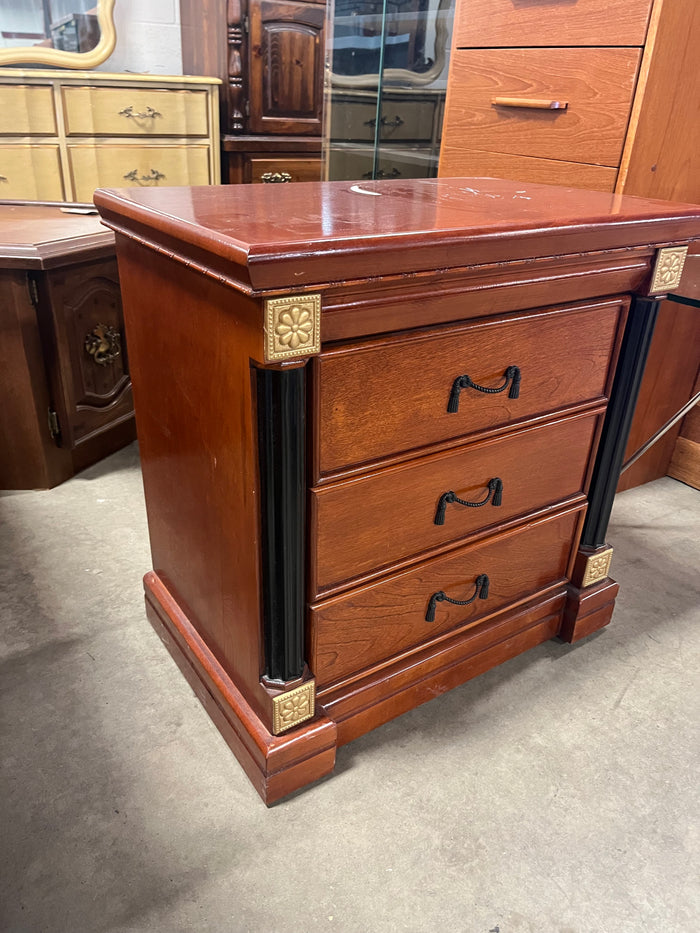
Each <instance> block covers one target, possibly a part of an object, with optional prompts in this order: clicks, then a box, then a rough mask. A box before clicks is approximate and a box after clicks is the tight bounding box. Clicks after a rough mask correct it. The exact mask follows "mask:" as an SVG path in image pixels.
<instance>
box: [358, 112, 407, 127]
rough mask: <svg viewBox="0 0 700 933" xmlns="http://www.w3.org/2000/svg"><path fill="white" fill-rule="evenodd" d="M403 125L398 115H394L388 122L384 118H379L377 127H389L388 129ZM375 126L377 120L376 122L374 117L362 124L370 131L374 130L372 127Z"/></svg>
mask: <svg viewBox="0 0 700 933" xmlns="http://www.w3.org/2000/svg"><path fill="white" fill-rule="evenodd" d="M404 123H405V121H404V120H402V119H401V117H400V116H399V115H398V113H397V114H396V116H395V117H394V119H393V120H388V119H387V118H386V117H380V118H379V125H380V126H390V127H391V126H403V125H404ZM376 125H377V120H376V118H375V117H372V119H371V120H365V122H364V124H363V126H369V127H371V128H372V129H374V127H375V126H376Z"/></svg>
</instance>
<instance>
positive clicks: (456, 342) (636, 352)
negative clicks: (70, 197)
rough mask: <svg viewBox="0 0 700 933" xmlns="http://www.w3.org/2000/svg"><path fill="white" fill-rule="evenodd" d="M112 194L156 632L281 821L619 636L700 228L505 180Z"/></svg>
mask: <svg viewBox="0 0 700 933" xmlns="http://www.w3.org/2000/svg"><path fill="white" fill-rule="evenodd" d="M96 203H97V204H98V206H99V208H100V210H101V212H102V216H103V218H104V219H105V221H106V223H107V224H108V225H109V226H110V227H112V228H113V229H114V230H115V232H116V236H117V252H118V259H119V266H120V276H121V281H122V289H123V296H124V305H125V315H126V325H127V333H128V338H129V349H130V355H131V365H132V375H133V380H134V394H135V404H136V416H137V423H138V426H139V438H140V442H141V452H142V459H143V472H144V483H145V490H146V500H147V507H148V518H149V527H150V535H151V546H152V553H153V568H154V569H153V572H152V573H149V574H147V575H146V579H145V585H146V599H147V608H148V614H149V617H150V618H151V621H152V622H153V624H154V625H155V627H156V629H157V630H158V631H159V632H160V634H161V636H162V638H163V640H164V641H165V643H166V645H168V647H169V649H170V651H171V652H172V653H173V655H174V657H175V659H176V660H177V662H178V664H179V665H180V667H181V669H182V670H183V672H184V674H185V675H186V676H187V677H188V679H189V681H190V683H191V684H192V686H193V687H194V689H195V691H196V693H197V695H198V696H199V697H200V699H201V700H202V702H203V703H204V704H205V706H206V708H207V710H208V711H209V713H210V715H211V716H212V718H213V720H214V722H215V723H216V724H217V726H218V727H219V729H220V730H221V732H222V734H223V736H224V738H225V739H226V741H227V742H228V744H229V745H230V747H231V748H232V749H233V751H234V752H235V754H236V755H237V757H238V759H239V760H240V762H241V764H242V765H243V767H244V768H245V769H246V771H247V773H248V775H249V776H250V778H251V780H252V781H253V783H254V784H255V787H256V788H257V790H258V791H259V793H260V794H261V796H262V797H263V799H264V800H265V801H266V802H267V803H271V802H273V801H274V800H276V799H278V798H280V797H281V796H283V795H285V794H288V793H289V792H290V791H293V790H295V789H297V788H299V787H302V786H303V785H305V784H308V783H310V782H311V781H313V780H314V779H316V778H319V777H321V776H322V775H324V774H327V773H328V772H330V771H331V770H332V768H333V764H334V760H335V750H336V747H337V746H338V745H339V744H342V743H344V742H348V741H350V740H351V739H353V738H355V737H356V736H358V735H360V734H362V733H363V732H366V731H367V730H369V729H372V728H374V727H375V726H377V725H379V724H380V723H383V722H385V721H387V720H389V719H391V718H392V717H394V716H398V715H399V714H401V713H403V712H405V711H406V710H408V709H411V708H412V707H414V706H416V705H417V704H420V703H423V702H425V701H426V700H428V699H430V698H431V697H434V696H435V695H437V694H439V693H442V692H444V691H445V690H448V689H450V688H451V687H454V686H456V685H457V684H460V683H462V682H464V681H465V680H467V679H469V678H470V677H474V676H475V675H477V674H479V673H481V672H483V671H486V670H488V669H489V668H491V667H493V666H494V665H496V664H499V663H501V662H502V661H505V660H506V659H508V658H512V657H514V656H515V655H517V654H519V653H520V652H523V651H525V650H527V649H528V648H531V647H533V646H534V645H537V644H539V643H541V642H542V641H544V640H546V639H549V638H553V637H555V636H557V635H559V636H560V637H562V638H564V639H566V640H568V641H575V640H577V639H579V638H581V637H583V636H584V635H587V634H589V633H590V632H592V631H594V630H595V629H598V628H600V627H601V626H603V625H605V624H606V623H607V622H608V621H609V619H610V617H611V614H612V609H613V605H614V599H615V595H616V593H617V584H616V583H615V582H614V581H613V580H612V579H611V578H610V577H609V567H610V557H611V553H612V550H611V548H610V547H609V546H608V544H607V541H606V533H607V523H608V517H609V513H610V508H611V505H612V498H613V494H614V489H615V484H616V481H617V477H618V474H619V468H620V464H621V460H622V455H623V452H624V445H625V441H626V438H627V433H628V431H629V422H630V418H631V414H632V410H633V406H634V399H635V397H636V392H637V390H638V386H639V380H640V378H641V373H642V370H643V366H644V358H645V355H646V350H647V347H648V342H649V339H650V336H651V332H652V329H653V323H654V318H655V314H656V309H657V306H658V297H659V295H661V294H665V293H666V292H667V291H668V290H670V289H672V288H673V287H675V285H676V284H677V281H678V279H679V276H680V271H681V268H682V265H683V259H684V255H685V251H686V247H687V245H688V244H689V242H690V241H691V240H693V239H694V238H697V237H699V236H700V207H692V206H689V205H679V204H674V205H671V204H666V203H664V202H659V201H646V200H642V199H634V198H622V197H619V196H614V195H611V194H604V193H600V192H584V191H576V190H574V189H559V188H553V187H548V186H540V185H524V184H516V183H512V182H508V181H501V180H494V179H478V178H477V179H444V180H432V179H431V180H420V181H412V182H410V183H409V182H395V181H383V182H368V183H362V184H352V183H350V182H332V183H325V184H323V183H308V184H304V185H283V186H274V187H271V186H270V187H268V186H259V187H253V186H250V187H247V186H241V187H226V188H223V189H206V188H200V189H171V190H169V191H166V190H160V191H158V190H146V189H143V190H139V191H136V190H131V191H126V190H124V191H100V192H98V193H97V195H96Z"/></svg>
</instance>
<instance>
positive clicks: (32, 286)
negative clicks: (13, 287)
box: [27, 275, 39, 308]
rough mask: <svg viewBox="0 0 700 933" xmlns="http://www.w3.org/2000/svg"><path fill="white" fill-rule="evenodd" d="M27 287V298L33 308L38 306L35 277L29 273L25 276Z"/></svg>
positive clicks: (37, 290)
mask: <svg viewBox="0 0 700 933" xmlns="http://www.w3.org/2000/svg"><path fill="white" fill-rule="evenodd" d="M27 289H28V291H29V300H30V301H31V303H32V304H33V305H34V307H35V308H38V307H39V289H38V288H37V287H36V279H35V278H32V276H31V275H28V276H27Z"/></svg>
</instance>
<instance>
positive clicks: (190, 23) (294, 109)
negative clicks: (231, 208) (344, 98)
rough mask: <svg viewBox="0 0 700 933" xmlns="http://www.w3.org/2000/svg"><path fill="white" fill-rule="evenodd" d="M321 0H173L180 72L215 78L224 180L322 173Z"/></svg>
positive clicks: (283, 178) (294, 178)
mask: <svg viewBox="0 0 700 933" xmlns="http://www.w3.org/2000/svg"><path fill="white" fill-rule="evenodd" d="M325 15H326V6H325V2H324V0H180V19H181V24H182V26H181V29H182V65H183V70H184V71H185V73H186V74H199V75H212V76H214V77H217V78H221V80H222V81H223V86H222V88H221V134H222V174H223V181H224V182H231V183H238V182H265V181H311V180H314V179H319V178H320V175H321V129H322V111H323V63H324V48H325V43H324V23H325Z"/></svg>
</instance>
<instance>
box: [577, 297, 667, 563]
mask: <svg viewBox="0 0 700 933" xmlns="http://www.w3.org/2000/svg"><path fill="white" fill-rule="evenodd" d="M659 303H660V299H658V298H639V297H636V298H634V299H633V300H632V307H631V308H630V312H629V316H628V319H627V327H626V328H625V335H624V338H623V341H622V347H621V349H620V358H619V360H618V363H617V371H616V373H615V379H614V382H613V387H612V392H611V394H610V402H609V403H608V410H607V413H606V415H605V422H604V424H603V431H602V434H601V438H600V444H599V446H598V456H597V457H596V462H595V467H594V469H593V477H592V479H591V487H590V491H589V494H588V501H589V506H588V511H587V513H586V520H585V523H584V526H583V531H582V533H581V545H582V546H583V547H590V548H597V547H602V545H604V544H605V543H606V542H605V537H606V535H607V533H608V522H609V521H610V512H611V511H612V505H613V499H614V498H615V490H616V489H617V484H618V482H619V479H620V470H621V468H622V463H623V460H624V456H625V448H626V447H627V440H628V438H629V433H630V427H631V425H632V417H633V415H634V409H635V406H636V404H637V396H638V395H639V387H640V385H641V382H642V376H643V375H644V367H645V365H646V361H647V355H648V353H649V346H650V344H651V338H652V335H653V333H654V325H655V324H656V315H657V312H658V310H659Z"/></svg>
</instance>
